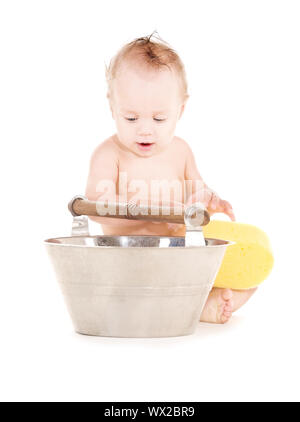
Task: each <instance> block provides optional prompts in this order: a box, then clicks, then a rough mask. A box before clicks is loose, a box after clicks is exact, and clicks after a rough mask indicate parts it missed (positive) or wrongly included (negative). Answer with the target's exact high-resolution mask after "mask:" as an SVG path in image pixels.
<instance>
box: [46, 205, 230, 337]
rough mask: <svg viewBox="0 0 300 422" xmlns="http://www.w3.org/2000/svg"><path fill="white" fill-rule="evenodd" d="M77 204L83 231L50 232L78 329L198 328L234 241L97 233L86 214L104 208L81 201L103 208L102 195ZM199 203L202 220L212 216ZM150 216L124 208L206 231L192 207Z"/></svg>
mask: <svg viewBox="0 0 300 422" xmlns="http://www.w3.org/2000/svg"><path fill="white" fill-rule="evenodd" d="M75 203H76V205H78V207H77V208H76V207H75ZM70 204H71V212H72V214H73V215H74V222H73V228H74V227H75V226H77V229H76V228H74V229H73V234H74V233H76V230H77V233H81V234H80V235H72V236H70V237H57V238H52V239H47V240H45V241H44V244H45V246H46V249H47V251H48V254H49V256H50V259H51V261H52V264H53V267H54V270H55V273H56V277H57V280H58V282H59V285H60V287H61V290H62V293H63V295H64V299H65V302H66V305H67V308H68V311H69V314H70V316H71V319H72V322H73V325H74V328H75V331H76V332H78V333H81V334H88V335H96V336H111V337H170V336H182V335H188V334H192V333H193V332H194V331H195V329H196V326H197V323H198V321H199V319H200V315H201V312H202V309H203V306H204V304H205V302H206V299H207V297H208V294H209V292H210V290H211V288H212V286H213V283H214V280H215V278H216V275H217V273H218V270H219V268H220V265H221V263H222V259H223V256H224V254H225V251H226V248H227V246H228V245H230V244H232V243H233V242H230V241H226V240H219V239H205V244H203V245H201V246H194V245H193V244H192V245H191V246H188V242H187V236H186V237H167V236H104V235H103V236H90V235H88V230H87V229H86V226H85V225H86V224H87V217H78V215H83V214H84V213H86V214H85V215H91V214H93V213H94V215H96V214H97V211H96V212H94V211H91V209H90V208H89V209H88V210H85V211H84V210H82V209H79V208H80V207H79V205H80V206H83V205H88V206H89V207H90V206H91V205H92V206H93V207H94V208H95V203H91V201H87V200H85V199H84V198H83V197H75V198H74V199H73V200H72V201H71V203H70ZM96 204H97V203H96ZM94 208H93V210H94ZM75 209H76V212H75V211H74V210H75ZM195 209H196V211H199V210H200V211H201V212H202V213H200V214H201V216H202V225H203V224H206V223H207V221H209V216H208V214H207V212H206V211H205V214H203V212H204V211H203V209H201V208H197V207H195V206H194V207H193V208H192V215H193V217H195V215H196V216H199V215H200V214H199V213H198V214H197V213H196V214H195V212H194V211H195ZM189 211H191V208H189ZM98 215H99V214H98ZM203 215H204V216H205V217H206V221H205V222H204V220H205V218H204V219H203ZM110 217H111V215H110ZM145 217H146V216H145V215H144V216H142V217H141V215H138V216H137V215H135V216H134V217H132V216H128V208H127V215H125V216H124V218H135V219H151V220H153V219H156V220H160V221H173V222H174V221H177V222H182V221H185V223H186V229H187V233H188V229H190V232H194V233H192V234H193V235H194V234H195V232H198V233H199V232H201V233H202V230H201V227H200V226H199V224H198V223H199V220H198V223H197V224H195V223H191V222H193V219H192V218H190V216H189V214H188V213H187V212H185V215H184V217H182V216H176V218H177V220H176V218H175V216H172V218H171V216H170V215H169V216H161V215H160V216H152V217H150V216H147V217H150V218H145ZM118 218H120V214H119V215H118ZM121 218H123V217H121ZM199 227H200V229H199ZM193 239H194V238H193Z"/></svg>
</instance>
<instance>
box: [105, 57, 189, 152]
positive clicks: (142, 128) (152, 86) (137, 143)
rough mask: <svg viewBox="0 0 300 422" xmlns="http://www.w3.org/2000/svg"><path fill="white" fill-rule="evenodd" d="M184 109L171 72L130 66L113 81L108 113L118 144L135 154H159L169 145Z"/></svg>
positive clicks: (122, 67)
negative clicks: (113, 125)
mask: <svg viewBox="0 0 300 422" xmlns="http://www.w3.org/2000/svg"><path fill="white" fill-rule="evenodd" d="M183 109H184V104H183V101H182V99H181V96H180V85H179V81H178V76H177V75H176V74H175V73H174V72H173V71H170V70H169V69H168V68H166V69H163V70H160V71H159V72H157V71H153V70H151V71H149V70H146V69H145V68H141V67H138V66H137V65H133V64H124V65H122V66H121V68H120V69H119V73H118V75H117V77H116V79H115V80H114V81H113V98H112V101H111V111H112V115H113V118H114V119H115V122H116V126H117V132H118V138H119V141H120V142H121V143H122V144H123V145H124V146H125V147H126V148H127V149H129V150H130V151H132V152H133V153H135V154H136V155H139V156H144V157H149V156H152V155H156V154H158V153H160V152H162V151H163V150H164V149H165V148H166V147H167V146H168V145H169V144H170V143H171V142H172V139H173V136H174V132H175V127H176V123H177V121H178V120H179V119H180V117H181V114H182V112H183ZM141 143H148V144H150V145H148V146H146V145H145V146H143V145H142V144H141Z"/></svg>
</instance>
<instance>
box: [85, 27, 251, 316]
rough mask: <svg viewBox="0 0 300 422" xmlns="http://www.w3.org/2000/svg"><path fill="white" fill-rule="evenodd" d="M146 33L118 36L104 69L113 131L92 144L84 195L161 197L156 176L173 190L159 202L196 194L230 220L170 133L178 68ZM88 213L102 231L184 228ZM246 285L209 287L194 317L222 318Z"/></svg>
mask: <svg viewBox="0 0 300 422" xmlns="http://www.w3.org/2000/svg"><path fill="white" fill-rule="evenodd" d="M151 36H152V35H150V37H143V38H138V39H136V40H134V41H133V42H131V43H129V44H126V45H125V46H124V47H123V48H122V49H121V50H120V51H119V52H118V54H117V55H116V56H115V57H114V59H113V60H112V62H111V63H110V66H109V68H108V69H107V82H108V94H107V97H108V99H109V104H110V109H111V112H112V117H113V119H114V120H115V124H116V129H117V133H115V134H114V135H112V136H111V137H109V138H108V139H106V140H104V141H103V142H102V143H101V144H100V145H99V146H98V147H97V148H96V149H95V151H94V152H93V154H92V157H91V161H90V171H89V177H88V182H87V187H86V192H85V196H86V197H87V198H88V199H89V200H93V201H103V200H104V199H105V200H108V201H110V202H113V203H116V202H117V201H118V200H120V201H123V202H124V201H125V202H129V201H131V202H135V203H137V202H139V203H140V204H143V203H144V201H146V202H145V203H147V205H148V206H149V205H151V204H161V202H162V201H161V193H162V192H160V191H159V190H157V189H155V186H156V187H157V184H156V185H155V184H154V182H157V181H162V182H163V183H169V187H170V186H171V187H175V188H176V189H175V190H176V192H175V193H174V192H173V191H174V189H173V190H172V189H171V190H172V192H173V193H174V195H175V196H173V197H172V198H171V197H169V198H164V199H163V203H165V200H166V202H167V203H168V204H171V205H174V204H176V203H182V204H185V205H190V204H192V203H194V202H199V201H200V202H201V203H203V204H204V205H205V206H206V209H207V210H208V212H209V214H210V215H212V214H214V213H217V212H219V213H220V212H222V213H224V214H227V215H228V216H229V217H230V218H231V220H233V221H234V220H235V217H234V213H233V210H232V207H231V205H230V203H229V202H227V201H225V200H223V199H221V198H220V197H219V196H218V195H217V194H216V192H214V191H213V190H211V189H210V188H209V187H208V186H207V185H206V183H205V182H204V181H203V179H202V177H201V176H200V174H199V172H198V169H197V165H196V161H195V158H194V155H193V152H192V150H191V148H190V146H189V145H188V143H187V142H186V141H185V140H183V139H182V138H179V137H177V136H175V135H174V132H175V128H176V124H177V122H178V120H179V119H180V118H181V116H182V113H183V111H184V108H185V105H186V102H187V99H188V97H189V96H188V94H187V83H186V77H185V70H184V66H183V64H182V62H181V59H180V58H179V56H178V55H177V53H176V52H175V51H174V50H173V49H171V48H170V47H169V46H168V45H167V44H166V43H165V42H154V41H152V40H151ZM178 188H179V189H178ZM137 191H139V192H138V194H137ZM167 192H168V193H170V189H169V190H168V189H167ZM149 200H150V202H151V204H150V203H149ZM90 218H91V219H92V220H93V221H96V222H98V223H100V224H101V226H102V230H103V233H104V235H118V236H120V235H158V236H184V235H185V225H184V224H168V223H164V222H151V221H142V220H126V219H119V218H109V217H90ZM254 291H255V289H249V290H231V289H220V288H213V289H212V290H211V292H210V295H209V297H208V299H207V302H206V304H205V307H204V309H203V311H202V314H201V319H200V320H201V321H205V322H214V323H225V322H227V321H228V320H229V319H230V317H231V315H232V312H234V311H235V310H237V309H238V308H239V307H240V306H242V305H243V304H244V303H245V302H246V301H247V300H248V299H249V297H250V296H251V295H252V294H253V292H254Z"/></svg>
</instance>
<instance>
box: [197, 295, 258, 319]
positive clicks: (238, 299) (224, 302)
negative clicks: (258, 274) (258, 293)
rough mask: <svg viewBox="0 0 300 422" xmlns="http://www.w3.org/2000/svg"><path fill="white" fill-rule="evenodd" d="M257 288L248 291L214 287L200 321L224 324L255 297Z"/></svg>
mask: <svg viewBox="0 0 300 422" xmlns="http://www.w3.org/2000/svg"><path fill="white" fill-rule="evenodd" d="M256 289H257V287H255V288H253V289H247V290H231V289H220V288H218V287H214V288H213V289H212V290H211V292H210V294H209V296H208V298H207V301H206V303H205V305H204V308H203V311H202V313H201V317H200V321H202V322H214V323H217V324H224V323H225V322H227V321H228V320H229V319H230V317H231V315H232V312H234V311H236V310H237V309H239V308H240V307H241V306H242V305H244V303H246V302H247V300H248V299H250V297H251V296H252V295H253V293H254V292H255V290H256Z"/></svg>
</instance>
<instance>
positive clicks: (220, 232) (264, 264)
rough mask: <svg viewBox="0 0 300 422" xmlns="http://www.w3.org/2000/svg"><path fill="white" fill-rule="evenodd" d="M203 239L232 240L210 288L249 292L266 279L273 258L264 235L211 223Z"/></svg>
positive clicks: (241, 226) (246, 227)
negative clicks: (248, 290) (245, 290)
mask: <svg viewBox="0 0 300 422" xmlns="http://www.w3.org/2000/svg"><path fill="white" fill-rule="evenodd" d="M203 233H204V237H207V238H214V239H223V240H232V241H233V242H235V244H234V245H230V246H228V248H227V250H226V252H225V255H224V259H223V262H222V265H221V267H220V270H219V272H218V274H217V277H216V279H215V284H214V287H222V288H230V289H249V288H251V287H255V286H257V285H258V284H260V283H261V282H262V281H263V280H265V279H266V278H267V276H268V275H269V274H270V272H271V269H272V267H273V263H274V258H273V252H272V249H271V245H270V242H269V239H268V236H267V235H266V233H264V232H263V231H262V230H261V229H259V228H258V227H255V226H252V225H250V224H242V223H237V222H235V221H220V220H211V221H210V222H209V224H208V225H207V226H204V227H203Z"/></svg>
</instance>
